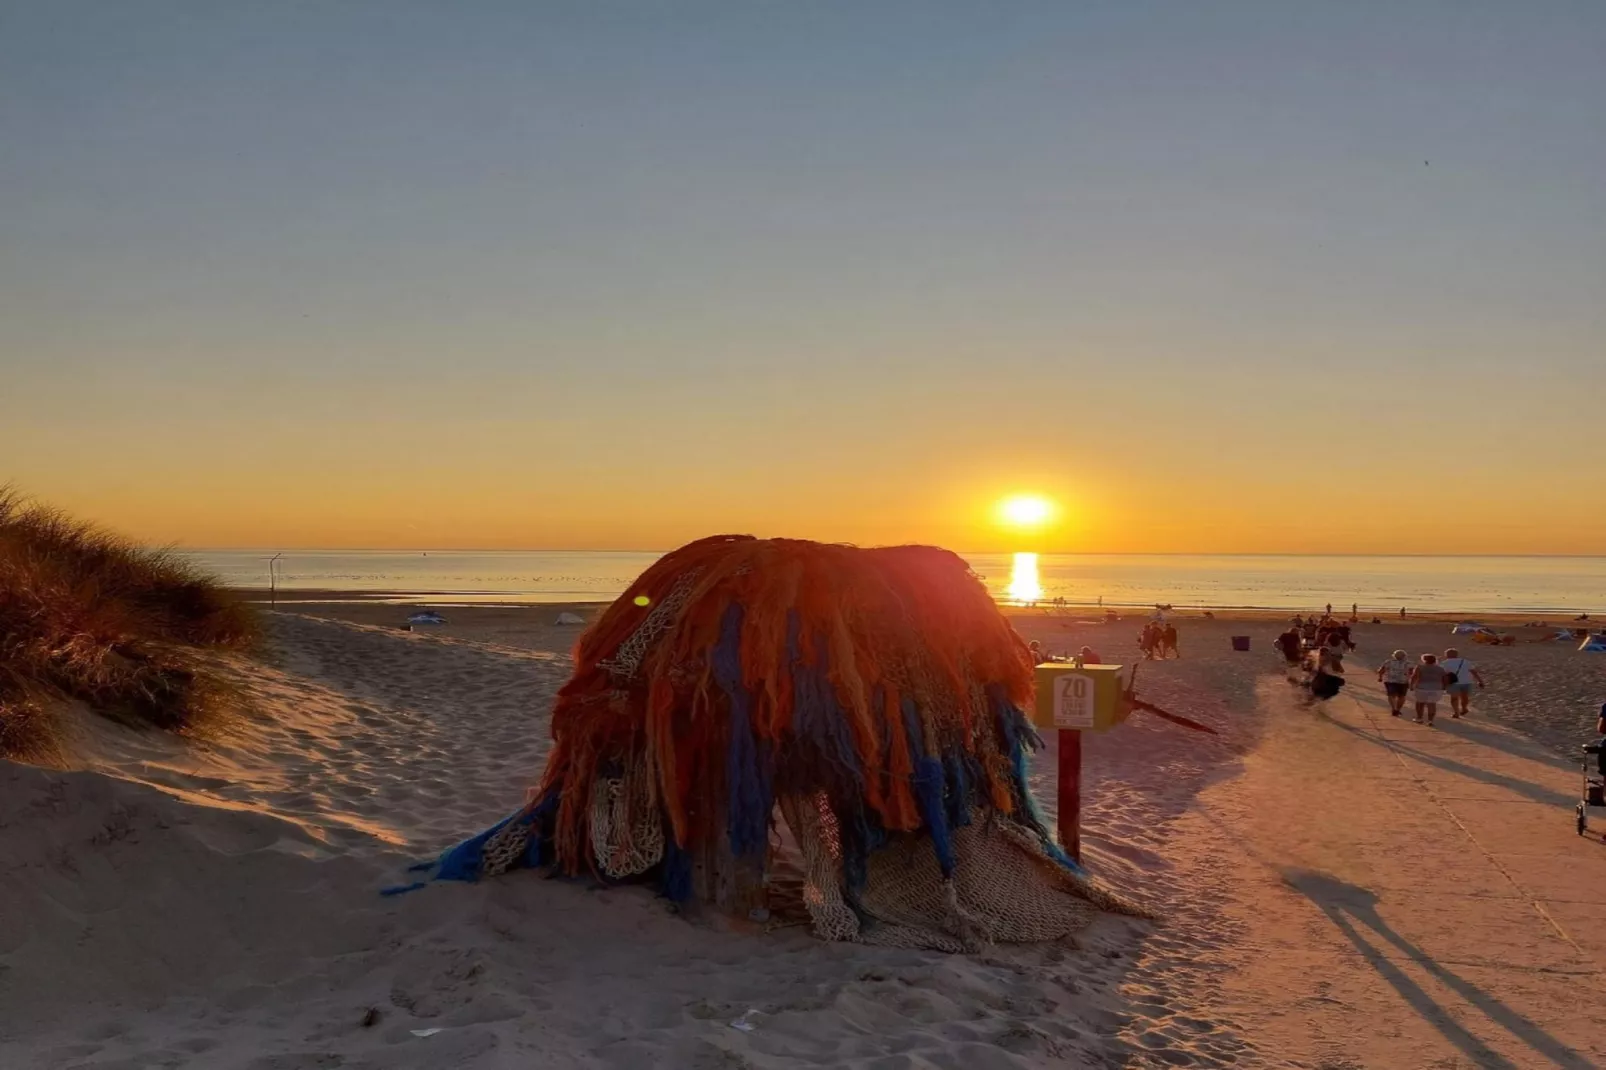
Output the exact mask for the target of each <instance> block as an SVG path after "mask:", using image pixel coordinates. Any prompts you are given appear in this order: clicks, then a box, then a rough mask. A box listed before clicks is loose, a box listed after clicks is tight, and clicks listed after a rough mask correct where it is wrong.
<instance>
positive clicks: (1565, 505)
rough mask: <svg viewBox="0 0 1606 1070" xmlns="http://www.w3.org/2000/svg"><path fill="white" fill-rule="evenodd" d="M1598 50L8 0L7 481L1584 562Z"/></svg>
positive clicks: (1436, 20) (159, 497)
mask: <svg viewBox="0 0 1606 1070" xmlns="http://www.w3.org/2000/svg"><path fill="white" fill-rule="evenodd" d="M1603 57H1606V4H1601V3H1599V2H1597V0H1576V2H1548V0H1535V2H1529V3H1523V4H1513V3H1509V2H1487V3H1485V2H1477V0H1448V2H1431V0H1411V2H1405V3H1395V2H1390V3H1382V2H1378V3H1368V2H1361V0H1346V2H1333V3H1316V2H1311V3H1300V4H1288V3H1284V2H1279V0H1266V2H1257V3H1250V2H1230V0H1223V2H1218V3H1211V4H1190V3H1182V2H1176V0H1172V2H1165V3H1151V2H1145V0H1119V2H1094V0H1086V2H1079V3H1074V4H1068V3H1060V2H1054V3H1028V2H1014V3H1008V4H983V3H965V4H956V3H945V2H939V0H922V2H918V3H898V2H891V0H885V2H878V3H875V4H863V3H857V2H851V3H850V2H836V3H833V2H820V3H808V4H795V3H778V2H775V3H769V2H754V0H744V2H736V0H732V2H729V3H724V4H707V3H697V2H677V3H634V4H632V3H592V2H584V3H581V2H574V3H536V2H530V0H518V2H505V3H503V2H489V0H481V2H464V3H451V4H449V3H444V2H437V3H427V4H426V3H412V2H408V0H381V2H372V3H358V2H341V0H329V2H302V3H297V2H288V0H287V2H277V3H271V4H269V3H247V2H235V3H229V2H222V0H194V2H188V3H174V2H167V0H141V2H139V3H123V2H115V0H106V2H101V3H81V2H76V0H54V2H52V3H49V4H42V3H36V2H33V0H0V432H3V433H0V482H5V481H10V482H12V483H14V484H15V485H16V486H18V487H19V488H21V489H22V490H24V491H25V492H27V493H30V494H33V495H35V496H37V497H39V498H42V499H45V500H48V501H51V502H53V503H55V504H58V505H60V506H63V507H65V508H67V509H70V510H73V511H75V512H78V513H81V514H84V515H86V516H89V517H92V518H94V519H96V520H99V521H101V522H103V523H105V524H108V525H111V526H113V527H116V528H118V529H120V530H123V531H126V532H128V533H130V534H132V535H134V536H136V537H137V538H140V539H143V540H147V541H151V542H160V543H168V542H171V543H177V544H179V545H183V546H192V547H227V546H252V547H280V548H293V547H331V548H333V547H376V548H377V547H427V548H435V547H442V548H444V547H462V548H493V547H494V548H530V549H543V548H563V549H589V548H597V549H666V548H669V547H672V546H674V545H677V544H679V543H681V542H684V541H687V540H689V539H692V538H696V537H700V536H702V535H707V534H712V533H716V532H723V531H741V532H751V533H754V534H759V535H790V536H797V537H805V538H819V539H833V540H846V541H853V542H860V543H889V542H904V541H919V542H934V543H939V544H943V545H948V546H951V547H954V548H956V549H961V550H1008V549H1028V548H1029V549H1038V550H1044V551H1087V552H1166V551H1178V552H1317V553H1320V552H1353V553H1368V552H1399V553H1598V552H1601V551H1602V549H1603V548H1606V474H1603V469H1602V458H1601V448H1600V447H1601V442H1602V434H1601V432H1602V420H1601V415H1602V402H1603V399H1606V60H1603ZM1012 493H1036V494H1043V495H1047V496H1049V497H1051V498H1052V499H1054V500H1055V501H1056V502H1057V503H1058V504H1059V506H1060V511H1059V514H1058V521H1057V522H1056V523H1055V524H1054V525H1053V526H1052V527H1051V528H1050V529H1048V530H1043V531H1039V532H1036V533H1032V534H1026V533H1021V532H1012V531H1009V530H1005V529H1002V528H1000V527H999V526H998V525H997V524H996V523H995V521H994V509H993V503H994V502H996V501H997V500H998V499H999V498H1000V497H1003V496H1005V495H1007V494H1012Z"/></svg>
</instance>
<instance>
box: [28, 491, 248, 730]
mask: <svg viewBox="0 0 1606 1070" xmlns="http://www.w3.org/2000/svg"><path fill="white" fill-rule="evenodd" d="M257 636H258V628H257V622H256V618H255V615H254V613H253V612H252V610H251V608H250V607H249V606H247V605H245V604H244V603H242V602H240V601H239V600H237V599H236V598H234V597H233V596H232V595H230V593H229V592H228V591H227V590H225V589H224V587H223V586H222V584H221V583H220V582H219V581H217V580H216V579H214V578H212V577H210V576H208V575H206V574H205V573H204V572H202V571H200V570H199V569H197V568H195V567H194V566H192V565H191V564H189V563H188V562H186V561H185V560H183V559H182V558H181V557H179V556H178V555H177V554H174V553H173V552H171V551H169V550H151V549H146V548H143V547H140V546H138V545H136V544H135V543H133V542H131V541H130V540H128V539H125V538H123V537H121V536H118V535H116V534H113V533H111V532H109V531H105V530H103V529H101V528H99V527H97V526H96V525H94V524H91V523H88V522H85V521H82V520H77V519H75V518H73V517H71V516H68V515H67V514H66V513H63V512H61V511H60V510H57V509H53V508H50V507H48V506H45V505H41V504H38V503H36V502H32V501H29V500H28V499H26V498H24V497H23V496H22V495H20V494H18V493H17V492H16V491H15V490H13V489H11V488H9V487H0V755H5V756H9V757H17V758H24V759H28V758H41V757H48V756H49V755H50V754H51V753H52V752H53V751H54V749H55V747H56V738H55V732H54V718H53V716H52V713H53V710H54V709H56V708H58V707H59V706H60V705H61V704H62V703H63V702H65V701H72V700H76V701H80V702H82V703H84V704H85V705H87V706H89V707H90V708H91V709H93V710H95V711H96V712H98V713H101V714H104V715H106V716H109V717H114V718H117V719H120V720H124V721H127V722H130V723H134V724H140V725H149V726H153V727H157V728H162V729H167V730H170V731H177V732H186V731H192V730H194V729H196V728H199V727H201V726H202V725H204V724H205V723H206V722H207V721H208V720H209V719H210V718H212V717H213V716H214V715H216V714H217V713H218V712H219V711H220V710H221V708H222V707H223V706H224V704H225V701H224V700H225V698H226V693H227V689H226V687H225V685H224V682H223V679H222V677H221V676H220V675H219V673H218V672H217V669H216V666H217V654H218V653H219V652H221V651H229V650H245V649H248V648H249V647H250V646H251V645H252V644H253V643H254V642H255V641H256V639H257Z"/></svg>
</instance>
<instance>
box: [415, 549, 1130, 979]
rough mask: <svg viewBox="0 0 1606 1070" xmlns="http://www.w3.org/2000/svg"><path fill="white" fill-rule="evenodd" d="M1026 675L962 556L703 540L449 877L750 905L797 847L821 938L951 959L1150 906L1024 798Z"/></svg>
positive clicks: (595, 634)
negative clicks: (1080, 861) (1110, 882)
mask: <svg viewBox="0 0 1606 1070" xmlns="http://www.w3.org/2000/svg"><path fill="white" fill-rule="evenodd" d="M1032 673H1033V666H1032V661H1031V658H1030V656H1029V654H1028V652H1027V649H1026V647H1025V644H1024V643H1022V641H1021V640H1020V638H1019V637H1018V636H1017V635H1016V634H1015V632H1014V630H1013V629H1012V628H1011V627H1010V625H1009V622H1008V621H1007V620H1005V619H1004V617H1003V615H1002V614H1001V613H1000V612H999V611H998V609H997V607H996V606H995V605H994V604H993V602H992V600H991V598H989V597H988V595H987V592H986V590H985V589H984V588H983V587H982V584H981V582H980V581H979V580H978V579H977V577H976V576H975V575H973V574H972V573H971V572H970V570H969V568H968V567H967V566H966V565H965V563H964V562H963V561H961V560H960V559H959V558H958V557H957V556H955V555H954V554H951V553H948V552H947V551H944V550H939V549H936V548H933V547H925V546H900V547H889V548H884V549H859V548H856V547H850V546H834V545H826V544H821V543H814V542H805V541H801V540H793V539H754V538H749V537H738V536H719V537H716V538H709V539H704V540H701V541H699V542H694V543H692V544H690V545H688V546H685V547H683V548H681V549H680V550H677V551H675V552H674V553H672V554H669V555H668V556H667V557H664V558H663V559H662V560H660V561H659V562H657V563H656V564H655V565H653V567H652V568H650V569H648V570H647V572H645V573H644V574H643V575H642V576H641V577H640V578H639V579H638V580H637V581H636V583H635V585H634V586H633V587H632V588H631V589H630V591H629V592H627V593H626V594H625V595H624V597H622V598H620V599H619V600H618V601H617V602H615V603H614V604H613V605H612V606H610V607H609V608H608V609H607V611H606V612H604V613H603V615H602V616H601V617H600V618H599V619H598V620H597V621H596V623H595V624H594V625H593V626H592V627H591V628H590V629H589V630H588V631H587V632H586V633H585V634H584V635H583V636H582V637H581V639H580V641H579V644H578V646H577V647H576V650H575V669H574V675H573V676H572V677H571V678H570V680H569V681H568V683H567V684H565V685H564V687H563V689H562V690H561V691H560V692H559V694H558V699H557V704H556V707H555V708H554V711H553V714H552V736H553V741H554V742H553V747H552V751H551V754H550V756H549V758H548V761H547V767H546V772H545V774H544V776H543V777H542V779H541V783H540V786H539V787H538V788H536V789H535V790H534V791H532V792H531V793H530V798H529V802H528V803H527V804H526V805H525V806H524V807H523V808H522V809H521V810H519V811H518V812H517V813H515V814H513V815H512V816H510V817H509V818H507V819H506V820H504V821H502V822H501V823H499V824H497V825H496V826H494V827H492V828H491V829H489V830H487V831H485V832H483V833H481V834H480V835H478V836H475V837H473V838H472V839H469V840H467V841H465V842H464V843H461V844H459V845H458V846H456V847H454V848H452V849H451V850H449V851H447V852H446V854H445V855H443V856H442V857H441V859H440V861H439V863H438V866H439V872H438V874H437V875H438V876H439V877H441V878H446V879H467V880H473V879H477V878H479V877H481V876H488V875H492V874H498V873H502V872H505V871H506V870H509V869H513V868H516V867H520V866H539V867H552V868H555V869H556V870H557V871H559V872H562V873H565V874H581V873H588V872H589V873H592V874H595V875H597V876H599V877H601V878H603V879H606V880H610V881H622V880H628V879H644V880H650V881H655V882H656V883H657V884H658V886H659V887H660V889H661V890H662V892H663V893H664V894H665V895H667V896H668V897H669V898H670V899H673V900H677V901H682V902H685V901H688V900H693V899H700V900H703V901H706V902H712V903H716V904H718V905H719V906H721V907H724V908H726V909H732V910H737V911H747V910H750V909H753V908H759V907H762V906H764V897H765V894H766V887H767V886H769V885H773V884H774V883H776V882H775V881H773V880H772V879H771V878H773V877H774V876H775V874H774V873H773V872H772V870H774V869H775V868H776V867H777V866H778V865H779V862H778V859H779V857H780V854H781V846H782V844H783V843H786V842H787V841H790V843H791V844H795V852H796V855H797V856H800V858H801V862H800V865H799V868H800V869H801V870H802V884H803V889H802V896H803V901H804V903H805V905H806V906H807V909H808V913H809V916H810V918H811V919H812V923H813V927H814V930H815V932H816V933H817V934H818V935H820V936H821V937H824V938H826V939H830V940H859V941H865V942H873V943H883V944H894V945H900V946H907V947H926V948H935V949H942V950H949V951H960V950H967V949H973V948H976V947H978V946H981V945H983V944H985V943H987V942H990V941H1028V940H1045V939H1055V938H1058V937H1061V936H1063V935H1065V934H1067V933H1070V932H1073V931H1075V930H1077V929H1079V928H1081V927H1082V926H1083V925H1084V924H1086V923H1087V922H1088V921H1089V920H1091V918H1092V916H1093V914H1094V913H1095V912H1096V910H1098V909H1100V908H1102V909H1106V910H1112V911H1118V912H1124V913H1136V912H1137V911H1135V910H1133V909H1132V908H1131V907H1129V906H1127V905H1126V904H1125V903H1124V902H1122V901H1121V900H1120V899H1118V898H1117V897H1116V896H1114V895H1113V894H1111V893H1110V892H1108V891H1106V890H1104V889H1102V888H1100V887H1098V886H1096V885H1094V884H1093V883H1091V882H1090V881H1089V880H1088V879H1087V877H1086V876H1085V875H1084V874H1083V873H1082V871H1081V870H1080V869H1079V868H1078V867H1077V866H1076V865H1075V864H1074V863H1073V862H1072V861H1071V860H1070V859H1069V858H1067V857H1066V856H1065V855H1064V853H1063V852H1062V851H1061V850H1060V849H1059V847H1058V846H1057V845H1056V844H1055V843H1054V841H1053V840H1052V839H1051V838H1050V836H1049V834H1048V831H1047V829H1046V828H1045V825H1044V822H1043V819H1042V817H1041V815H1040V814H1039V813H1038V811H1037V808H1036V805H1035V803H1034V802H1033V799H1032V796H1031V794H1030V792H1029V791H1028V789H1027V783H1026V757H1027V752H1028V750H1029V749H1031V748H1035V747H1036V746H1039V745H1040V744H1039V741H1038V738H1037V736H1036V734H1035V733H1034V732H1033V730H1032V728H1031V726H1030V724H1029V723H1028V720H1027V717H1026V715H1025V714H1024V713H1023V710H1024V709H1026V708H1029V706H1030V703H1031V701H1032V681H1033V677H1032ZM789 846H790V844H789ZM760 916H762V915H760Z"/></svg>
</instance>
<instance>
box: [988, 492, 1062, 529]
mask: <svg viewBox="0 0 1606 1070" xmlns="http://www.w3.org/2000/svg"><path fill="white" fill-rule="evenodd" d="M1053 516H1054V503H1053V502H1051V501H1049V500H1048V499H1047V498H1044V497H1042V496H1041V495H1037V494H1017V495H1015V496H1013V497H1009V498H1005V499H1004V500H1003V501H1001V502H999V503H998V518H999V520H1000V521H1002V522H1003V523H1004V524H1007V525H1008V526H1010V527H1012V528H1040V527H1042V526H1043V525H1044V524H1046V523H1048V521H1049V520H1050V519H1051V518H1052V517H1053Z"/></svg>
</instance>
